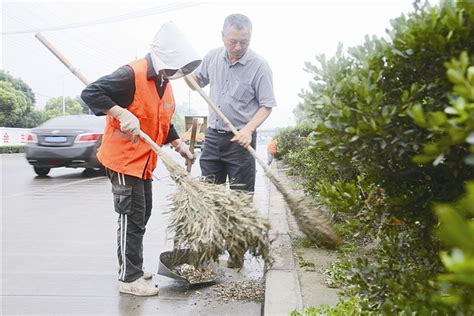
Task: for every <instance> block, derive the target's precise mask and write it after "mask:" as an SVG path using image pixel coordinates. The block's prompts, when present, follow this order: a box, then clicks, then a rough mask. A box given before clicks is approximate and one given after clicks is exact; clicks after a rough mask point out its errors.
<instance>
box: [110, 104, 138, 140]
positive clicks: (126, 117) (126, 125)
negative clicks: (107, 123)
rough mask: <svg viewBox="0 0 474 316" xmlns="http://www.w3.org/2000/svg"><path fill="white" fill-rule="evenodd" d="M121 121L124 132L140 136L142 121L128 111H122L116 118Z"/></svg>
mask: <svg viewBox="0 0 474 316" xmlns="http://www.w3.org/2000/svg"><path fill="white" fill-rule="evenodd" d="M116 118H117V119H118V120H119V121H120V129H121V130H122V131H124V132H130V133H132V135H134V136H137V135H138V134H140V121H139V120H138V118H137V117H136V116H135V115H133V114H132V112H130V111H129V110H127V109H122V111H120V113H118V115H117V117H116Z"/></svg>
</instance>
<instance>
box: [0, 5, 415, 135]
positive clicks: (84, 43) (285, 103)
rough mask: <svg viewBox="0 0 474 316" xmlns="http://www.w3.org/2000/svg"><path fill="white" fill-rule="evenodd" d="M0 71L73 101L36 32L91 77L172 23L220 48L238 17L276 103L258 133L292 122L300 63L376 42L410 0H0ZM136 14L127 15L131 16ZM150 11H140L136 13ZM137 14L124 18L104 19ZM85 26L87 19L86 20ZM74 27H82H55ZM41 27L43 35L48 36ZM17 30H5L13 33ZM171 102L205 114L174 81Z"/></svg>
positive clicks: (73, 86) (42, 97) (200, 43)
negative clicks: (266, 69)
mask: <svg viewBox="0 0 474 316" xmlns="http://www.w3.org/2000/svg"><path fill="white" fill-rule="evenodd" d="M2 6H3V7H2V10H1V11H2V59H1V62H2V65H1V68H2V69H4V70H6V71H8V72H9V73H10V74H11V75H13V76H15V77H20V78H21V79H23V80H24V81H25V82H26V83H27V84H28V85H29V86H30V87H31V88H32V89H33V91H34V92H35V94H36V98H37V104H38V106H39V107H42V106H44V104H45V102H46V101H47V100H48V98H50V97H58V96H61V95H63V93H64V95H66V96H77V95H79V94H80V93H81V90H82V89H83V87H84V86H83V84H82V83H81V82H80V81H79V80H78V79H77V78H76V77H75V76H74V75H72V74H71V73H70V72H69V71H68V70H67V68H66V67H65V66H64V65H63V64H61V63H60V62H59V60H58V59H57V58H56V57H54V56H53V55H52V54H51V53H50V52H49V51H48V50H47V49H46V48H45V47H44V46H43V45H42V44H41V43H40V42H39V41H38V40H37V39H36V38H35V37H34V34H35V30H44V29H46V30H44V31H43V32H42V34H43V35H44V36H45V37H46V38H47V39H49V41H50V42H52V43H53V44H54V45H55V46H56V47H57V48H58V49H59V51H61V52H62V53H63V54H64V55H65V56H66V57H67V58H68V59H69V61H70V62H71V63H72V64H73V65H74V67H76V68H78V69H79V70H80V71H81V72H82V73H83V74H84V75H85V76H86V77H87V78H89V79H90V80H95V79H97V78H99V77H101V76H103V75H105V74H108V73H110V72H112V71H114V70H115V69H116V68H118V67H120V66H121V65H123V64H126V63H128V62H129V61H131V60H134V59H136V58H140V57H143V56H144V55H145V54H146V53H147V52H148V50H149V44H150V43H151V41H152V39H153V36H154V34H155V33H156V32H157V30H158V29H159V28H160V26H161V24H162V23H163V22H166V21H169V20H171V21H174V22H175V23H176V25H177V26H178V27H179V28H180V29H181V30H182V32H183V33H184V34H185V35H186V36H187V37H188V39H189V40H190V41H191V43H192V45H193V46H194V47H195V49H196V50H197V51H198V53H199V54H201V55H202V56H203V55H204V54H205V53H206V52H207V51H209V50H210V49H212V48H215V47H219V46H222V41H221V34H220V31H221V30H222V24H223V21H224V19H225V17H226V16H227V15H228V14H231V13H243V14H246V15H247V16H248V17H249V18H250V19H251V20H252V23H253V29H254V31H253V37H252V42H251V48H252V49H254V50H255V51H256V52H257V53H259V54H260V55H261V56H263V57H264V58H265V59H266V60H267V61H268V62H269V64H270V66H271V68H272V70H273V76H274V78H273V79H274V86H275V95H276V98H277V103H278V106H277V108H275V109H274V111H273V113H272V115H271V116H270V118H269V119H268V120H267V122H265V124H264V127H286V126H288V125H293V124H294V122H293V114H292V110H293V109H294V107H295V106H296V105H297V104H298V103H299V102H300V100H301V99H300V98H299V97H298V93H299V92H300V91H301V89H306V88H307V87H308V82H309V81H310V79H311V77H310V76H309V75H308V74H307V73H305V72H304V71H303V67H304V62H305V61H310V62H315V56H316V55H319V54H326V55H327V56H328V57H330V56H332V55H333V54H334V53H335V51H336V49H337V45H338V43H339V42H341V43H343V44H344V47H345V48H347V47H350V46H355V45H358V44H361V43H362V42H363V40H364V36H365V35H366V34H368V35H378V36H385V29H387V28H390V19H393V18H395V17H398V16H399V15H400V14H401V13H402V12H403V13H407V12H410V11H412V10H413V6H412V1H411V0H397V1H375V0H372V1H330V0H328V1H318V0H313V1H312V2H299V3H298V2H296V3H295V2H291V3H290V2H256V3H250V2H161V1H153V2H151V1H148V2H140V1H133V2H132V1H108V2H106V1H99V0H97V1H60V2H57V1H56V2H47V1H36V2H22V1H14V2H13V1H5V0H3V1H2ZM135 13H136V14H135ZM144 14H149V15H144ZM120 16H122V17H131V16H141V17H137V18H133V19H120V18H113V19H111V20H113V21H114V22H112V23H105V24H100V23H98V20H100V19H105V18H109V17H120ZM85 22H91V23H85ZM70 24H78V25H85V24H89V25H87V26H82V27H76V28H68V29H55V30H51V28H53V27H59V26H65V25H70ZM48 29H49V30H48ZM25 30H26V31H28V30H31V32H29V33H25V34H9V33H12V32H16V31H25ZM173 88H174V91H175V99H176V102H177V103H178V104H185V105H186V106H188V105H189V103H190V106H191V107H193V108H196V109H197V110H198V113H199V114H202V115H207V106H206V104H205V102H204V101H203V100H202V99H201V97H200V96H199V95H198V94H197V93H196V92H191V93H190V92H189V90H188V89H187V87H186V85H185V84H184V82H183V81H182V79H179V80H177V81H173Z"/></svg>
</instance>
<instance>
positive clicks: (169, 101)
mask: <svg viewBox="0 0 474 316" xmlns="http://www.w3.org/2000/svg"><path fill="white" fill-rule="evenodd" d="M200 63H201V60H200V59H199V57H198V55H197V53H196V52H195V51H194V49H193V48H192V47H191V46H190V45H189V43H188V41H187V40H186V39H185V37H184V35H183V34H182V33H181V32H180V31H179V30H178V28H177V27H176V25H175V24H173V23H172V22H168V23H165V24H163V26H162V27H161V28H160V30H159V31H158V32H157V33H156V35H155V37H154V39H153V43H152V44H151V49H150V52H149V54H147V55H146V56H145V57H144V58H142V59H139V60H135V61H132V62H131V63H129V64H128V65H125V66H122V67H120V68H119V69H117V70H116V71H115V72H113V73H112V74H109V75H107V76H104V77H102V78H100V79H98V80H97V81H95V82H93V83H91V84H90V85H88V86H87V87H86V88H85V89H84V91H83V92H82V94H81V98H82V99H83V100H84V102H85V103H86V104H87V105H88V106H89V107H90V109H91V110H92V111H93V112H94V113H95V114H96V115H107V123H106V127H105V132H104V135H103V138H102V144H101V146H100V148H99V151H98V154H97V156H98V158H99V160H100V162H101V163H102V164H103V165H104V166H105V167H106V173H107V176H108V177H109V179H110V181H111V183H112V192H113V197H114V206H115V211H116V212H117V213H118V214H119V217H118V230H117V245H118V249H117V255H118V263H119V265H120V269H119V276H118V281H119V282H118V283H119V291H120V292H122V293H129V294H133V295H138V296H150V295H156V294H158V287H157V286H155V284H154V283H153V281H152V280H151V277H152V275H151V274H150V273H144V271H143V236H144V234H145V227H146V224H147V222H148V219H149V218H150V215H151V208H152V172H153V170H154V169H155V166H156V163H157V155H156V153H155V152H154V151H153V150H152V149H151V147H150V146H149V145H148V144H147V143H146V142H145V141H143V140H142V139H140V138H139V137H138V136H137V135H138V134H139V131H140V129H141V130H142V131H143V132H145V133H146V134H148V135H149V136H150V137H151V138H152V139H153V140H154V141H155V142H156V143H157V144H158V145H162V144H166V143H171V145H172V146H173V147H174V148H175V149H176V151H177V152H179V153H180V155H181V156H182V157H184V158H186V159H192V160H194V156H193V154H192V153H191V152H190V151H189V149H188V147H187V146H186V144H185V143H184V142H182V141H181V139H180V138H179V136H178V134H177V132H176V130H175V129H174V128H173V125H171V118H172V116H173V113H174V110H175V101H174V96H173V91H172V88H171V84H170V82H169V80H171V79H177V78H181V77H182V76H184V75H187V74H189V73H191V72H192V71H194V70H195V69H196V67H197V66H199V64H200Z"/></svg>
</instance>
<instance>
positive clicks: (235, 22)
mask: <svg viewBox="0 0 474 316" xmlns="http://www.w3.org/2000/svg"><path fill="white" fill-rule="evenodd" d="M231 26H232V27H235V28H236V29H238V30H242V29H248V30H249V31H250V33H252V22H251V21H250V19H249V18H248V17H247V16H245V15H243V14H239V13H236V14H231V15H229V16H228V17H226V18H225V20H224V26H223V27H222V31H223V32H224V33H226V32H227V30H228V29H229V28H230V27H231Z"/></svg>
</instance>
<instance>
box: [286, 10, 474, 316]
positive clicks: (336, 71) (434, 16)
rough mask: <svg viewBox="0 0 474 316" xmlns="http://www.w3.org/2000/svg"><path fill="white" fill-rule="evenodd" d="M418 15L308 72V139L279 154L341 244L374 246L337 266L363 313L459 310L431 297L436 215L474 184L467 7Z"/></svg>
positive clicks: (473, 67) (473, 23) (473, 52)
mask: <svg viewBox="0 0 474 316" xmlns="http://www.w3.org/2000/svg"><path fill="white" fill-rule="evenodd" d="M414 6H415V10H414V12H412V13H410V14H408V16H401V17H399V18H396V19H394V20H392V21H391V24H392V29H391V30H389V31H388V34H389V36H390V40H385V39H382V38H376V37H366V39H365V42H364V43H363V44H362V45H360V46H357V47H353V48H349V49H348V50H347V52H346V53H345V52H343V50H342V47H340V49H339V50H338V52H337V54H336V56H335V57H333V58H331V59H329V60H327V59H326V58H325V57H324V56H319V57H318V58H317V61H318V63H319V65H318V66H316V65H314V64H312V63H309V62H308V63H306V70H307V71H308V72H309V73H311V74H312V75H313V81H312V82H311V83H310V86H309V88H308V89H307V90H306V91H304V92H303V93H302V95H301V96H302V98H303V101H302V103H301V104H300V105H299V107H298V110H297V111H298V113H299V115H298V117H304V118H305V122H304V124H305V126H308V125H309V126H311V128H312V132H311V133H310V134H309V135H308V136H307V137H306V138H305V139H304V141H303V142H302V143H304V144H305V146H299V147H295V148H293V150H287V151H286V153H285V155H284V156H283V159H285V160H286V161H287V162H288V163H289V165H290V166H291V167H292V168H293V169H292V170H293V172H295V173H297V174H298V175H299V176H301V177H302V178H303V179H304V180H303V181H304V184H305V189H306V190H307V191H308V192H309V193H310V194H311V195H312V196H314V197H315V198H317V199H318V200H319V201H320V202H321V203H323V204H325V205H326V206H327V208H328V209H330V210H331V211H332V212H333V214H334V216H335V220H336V221H337V223H338V231H339V232H340V233H342V234H344V236H343V237H344V238H345V239H346V241H347V242H349V243H351V242H354V241H355V240H357V241H358V242H359V243H361V242H367V241H369V242H372V244H375V245H376V247H375V248H374V249H375V250H374V251H372V252H371V253H370V254H365V255H364V256H362V257H361V258H357V256H354V255H350V256H348V257H347V258H343V259H342V260H341V266H342V267H349V268H347V269H346V272H345V275H344V276H342V277H341V276H339V277H340V278H339V279H340V280H342V283H343V285H344V289H343V291H344V293H345V294H346V295H347V296H349V297H351V304H350V305H351V306H354V304H357V308H360V310H362V311H363V312H362V313H365V312H369V313H370V312H376V313H383V314H394V313H421V314H430V313H433V312H436V311H438V312H440V313H443V314H446V313H447V314H451V313H456V312H460V311H463V310H465V309H466V306H465V305H462V304H461V305H446V304H443V303H442V302H440V301H439V300H438V299H436V294H437V293H438V292H439V290H440V289H439V287H440V286H441V285H440V284H439V283H438V282H437V280H436V275H437V274H438V273H441V272H443V271H444V269H445V268H444V266H443V264H442V263H441V260H440V259H439V253H440V249H442V247H444V246H442V245H441V244H440V242H439V240H438V239H437V237H436V236H435V235H434V234H433V233H432V231H433V229H434V227H436V226H437V225H438V221H437V218H436V217H435V216H434V214H433V212H432V205H433V204H434V203H449V202H452V201H454V200H456V199H457V198H459V196H461V195H462V194H463V193H464V191H465V188H464V184H465V183H466V181H468V180H471V179H474V167H473V163H472V161H473V154H474V145H473V144H474V122H473V120H474V4H473V3H472V2H457V3H454V2H450V1H446V2H443V3H442V4H441V5H440V6H431V5H429V4H424V5H420V2H418V1H417V2H415V4H414ZM285 137H290V138H291V137H292V135H291V134H290V133H289V132H288V131H284V132H283V133H282V134H280V135H279V136H278V138H279V143H278V144H279V148H280V147H282V146H284V145H282V144H281V142H282V141H283V139H285ZM299 141H300V142H301V140H299ZM354 236H355V237H356V238H354ZM344 306H348V305H347V304H346V305H344V304H341V305H340V306H339V307H337V308H342V309H344V308H345V307H344ZM337 308H336V309H337ZM341 311H342V310H341Z"/></svg>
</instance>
